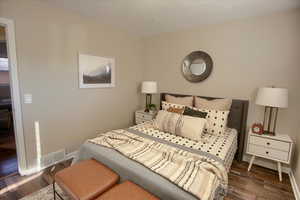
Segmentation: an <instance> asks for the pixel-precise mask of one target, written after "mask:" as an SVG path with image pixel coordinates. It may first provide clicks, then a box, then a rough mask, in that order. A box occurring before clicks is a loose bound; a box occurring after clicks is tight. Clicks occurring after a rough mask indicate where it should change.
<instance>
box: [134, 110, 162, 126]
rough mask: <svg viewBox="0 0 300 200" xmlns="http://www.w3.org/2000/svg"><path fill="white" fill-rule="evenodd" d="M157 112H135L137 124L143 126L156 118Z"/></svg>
mask: <svg viewBox="0 0 300 200" xmlns="http://www.w3.org/2000/svg"><path fill="white" fill-rule="evenodd" d="M156 114H157V112H151V113H150V112H145V111H144V110H138V111H135V123H136V124H141V123H144V122H146V121H150V120H152V119H154V118H155V116H156Z"/></svg>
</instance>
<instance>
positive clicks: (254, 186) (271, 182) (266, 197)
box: [0, 161, 295, 200]
mask: <svg viewBox="0 0 300 200" xmlns="http://www.w3.org/2000/svg"><path fill="white" fill-rule="evenodd" d="M70 163H71V162H70V161H67V162H63V163H59V164H57V165H56V167H55V169H54V170H53V171H51V168H48V169H46V170H44V171H43V172H42V173H40V174H36V175H34V176H27V177H21V176H19V175H12V176H9V177H5V178H3V179H0V200H2V199H12V200H13V199H19V198H21V197H24V196H26V195H28V194H30V193H32V192H34V191H38V190H39V189H41V188H43V187H45V186H47V185H48V184H49V183H51V182H52V177H53V175H54V174H55V173H56V172H57V171H59V170H61V169H63V168H65V167H67V166H69V165H70ZM247 167H248V163H246V162H240V163H238V162H235V161H234V163H233V165H232V169H231V172H230V174H229V193H228V195H227V197H226V198H225V200H292V199H295V198H294V195H293V191H292V187H291V183H290V181H289V177H288V175H287V174H283V181H282V182H280V181H279V180H278V174H277V171H273V170H269V169H266V168H263V167H259V166H255V165H253V167H252V169H251V172H247ZM20 182H24V183H23V184H21V185H18V183H20ZM7 187H10V188H9V191H7V192H5V191H6V190H7ZM3 192H5V193H3Z"/></svg>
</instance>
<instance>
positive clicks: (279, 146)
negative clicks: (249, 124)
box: [247, 130, 293, 181]
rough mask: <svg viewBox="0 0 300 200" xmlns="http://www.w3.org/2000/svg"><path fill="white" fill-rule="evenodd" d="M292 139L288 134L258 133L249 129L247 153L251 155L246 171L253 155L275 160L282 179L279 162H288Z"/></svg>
mask: <svg viewBox="0 0 300 200" xmlns="http://www.w3.org/2000/svg"><path fill="white" fill-rule="evenodd" d="M292 149H293V141H292V140H291V138H290V137H289V136H288V135H276V136H270V135H258V134H254V133H252V131H251V130H250V132H249V134H248V143H247V154H250V155H252V157H251V160H250V163H249V167H248V171H250V170H251V167H252V164H253V162H254V160H255V157H256V156H257V157H261V158H266V159H269V160H273V161H275V162H277V167H278V174H279V180H280V181H282V175H281V163H285V164H290V161H291V155H292Z"/></svg>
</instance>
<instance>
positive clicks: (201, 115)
mask: <svg viewBox="0 0 300 200" xmlns="http://www.w3.org/2000/svg"><path fill="white" fill-rule="evenodd" d="M183 115H189V116H192V117H199V118H206V116H207V112H202V111H199V110H194V109H192V108H189V107H187V106H186V107H185V108H184V112H183Z"/></svg>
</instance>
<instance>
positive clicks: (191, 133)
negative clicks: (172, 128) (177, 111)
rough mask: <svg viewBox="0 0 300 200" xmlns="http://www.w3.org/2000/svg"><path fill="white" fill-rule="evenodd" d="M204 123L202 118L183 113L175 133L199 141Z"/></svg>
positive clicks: (204, 120)
mask: <svg viewBox="0 0 300 200" xmlns="http://www.w3.org/2000/svg"><path fill="white" fill-rule="evenodd" d="M205 124H206V119H204V118H199V117H191V116H188V115H183V116H182V118H181V119H180V123H179V124H178V128H177V129H176V135H179V136H181V137H185V138H189V139H191V140H196V141H200V140H201V136H202V132H203V129H204V127H205Z"/></svg>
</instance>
